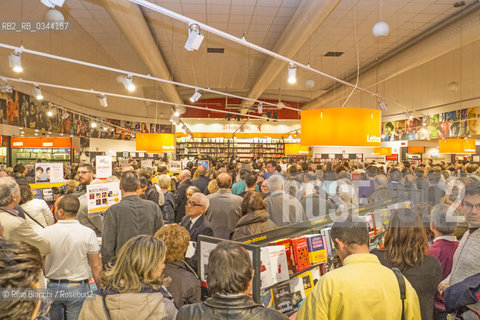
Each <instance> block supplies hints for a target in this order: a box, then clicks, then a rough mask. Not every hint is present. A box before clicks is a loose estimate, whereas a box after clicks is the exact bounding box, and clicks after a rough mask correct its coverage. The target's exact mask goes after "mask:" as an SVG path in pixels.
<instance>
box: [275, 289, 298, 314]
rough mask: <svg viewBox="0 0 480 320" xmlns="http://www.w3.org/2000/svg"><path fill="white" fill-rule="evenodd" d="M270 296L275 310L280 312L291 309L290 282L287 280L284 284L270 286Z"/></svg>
mask: <svg viewBox="0 0 480 320" xmlns="http://www.w3.org/2000/svg"><path fill="white" fill-rule="evenodd" d="M272 296H273V306H274V309H275V310H278V311H280V312H282V313H286V312H289V311H292V310H293V304H292V292H291V291H290V284H289V283H288V282H287V283H286V284H284V285H280V286H278V287H274V288H272Z"/></svg>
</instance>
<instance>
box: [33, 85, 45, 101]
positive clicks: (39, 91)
mask: <svg viewBox="0 0 480 320" xmlns="http://www.w3.org/2000/svg"><path fill="white" fill-rule="evenodd" d="M33 96H34V97H35V98H36V99H37V100H39V101H40V100H43V94H42V89H40V86H39V85H38V84H37V85H35V86H34V87H33Z"/></svg>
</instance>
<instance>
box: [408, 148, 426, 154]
mask: <svg viewBox="0 0 480 320" xmlns="http://www.w3.org/2000/svg"><path fill="white" fill-rule="evenodd" d="M424 152H425V147H408V153H424Z"/></svg>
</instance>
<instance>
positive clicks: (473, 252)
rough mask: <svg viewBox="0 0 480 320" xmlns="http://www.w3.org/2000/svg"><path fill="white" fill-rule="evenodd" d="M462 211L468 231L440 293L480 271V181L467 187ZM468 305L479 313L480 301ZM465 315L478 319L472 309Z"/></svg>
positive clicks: (439, 288) (456, 252) (440, 287)
mask: <svg viewBox="0 0 480 320" xmlns="http://www.w3.org/2000/svg"><path fill="white" fill-rule="evenodd" d="M462 211H463V214H464V216H465V220H466V222H467V223H468V231H467V232H466V233H465V234H464V236H463V237H462V240H461V241H460V244H459V245H458V248H457V250H456V251H455V255H454V256H453V265H452V271H451V272H450V274H449V275H448V277H447V278H445V280H443V281H442V282H441V283H440V285H439V286H438V291H439V292H440V293H443V292H444V291H445V290H446V289H447V288H448V287H449V286H451V285H453V284H456V283H459V282H461V281H463V280H464V279H465V278H468V277H470V276H473V275H475V274H477V273H480V230H479V228H480V182H474V183H471V184H469V185H468V186H467V187H466V188H465V198H464V199H463V206H462ZM448 218H455V217H447V219H448ZM468 307H469V308H471V309H472V310H474V311H475V312H477V313H479V312H480V303H476V304H473V305H469V306H468ZM463 317H464V319H465V320H470V319H478V317H476V316H475V315H474V314H473V313H472V312H470V311H467V312H466V313H464V314H463Z"/></svg>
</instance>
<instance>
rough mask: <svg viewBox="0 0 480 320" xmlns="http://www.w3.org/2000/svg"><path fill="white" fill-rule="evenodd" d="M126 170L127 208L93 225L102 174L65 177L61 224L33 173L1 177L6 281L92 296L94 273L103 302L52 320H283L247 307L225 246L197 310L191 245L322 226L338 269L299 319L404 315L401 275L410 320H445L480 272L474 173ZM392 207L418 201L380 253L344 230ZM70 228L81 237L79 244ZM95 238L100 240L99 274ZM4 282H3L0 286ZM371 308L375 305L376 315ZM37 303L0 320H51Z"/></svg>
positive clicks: (73, 307) (301, 165) (258, 162)
mask: <svg viewBox="0 0 480 320" xmlns="http://www.w3.org/2000/svg"><path fill="white" fill-rule="evenodd" d="M129 165H130V166H129V167H127V168H119V167H118V163H114V167H113V175H114V176H113V177H111V178H109V179H108V181H118V179H119V180H120V188H121V192H122V200H121V201H120V202H119V203H118V204H115V205H113V206H111V207H110V208H109V209H108V210H107V211H106V212H103V213H98V214H90V213H88V210H87V209H86V200H87V199H86V187H87V186H88V185H89V184H93V183H96V181H95V170H94V167H93V166H92V165H91V164H81V165H72V168H71V172H69V173H68V176H66V178H68V179H72V180H71V181H68V182H67V183H66V184H65V186H63V187H62V188H59V189H60V190H61V193H63V194H66V195H64V196H62V197H61V198H60V199H58V200H57V202H56V205H55V217H54V216H53V214H52V213H51V211H48V210H46V209H47V208H46V207H45V205H44V204H43V202H42V203H40V202H39V201H35V202H37V203H38V205H37V204H35V205H32V204H33V203H34V202H32V201H33V200H36V199H33V200H32V196H31V194H30V193H31V189H30V187H29V186H28V184H27V183H28V179H27V177H29V176H31V171H30V172H29V171H28V170H27V169H26V168H25V167H24V166H23V165H20V164H19V165H17V166H15V169H9V170H5V171H0V176H2V177H1V178H0V235H1V237H2V239H0V244H1V246H0V252H1V255H0V269H1V270H6V271H5V274H9V273H10V272H11V271H12V265H9V261H13V263H15V264H16V265H17V266H18V274H16V275H15V277H18V278H19V280H17V281H16V282H15V283H17V284H18V285H19V286H26V287H35V286H39V287H44V286H45V277H46V278H48V282H47V287H48V288H50V289H54V290H65V289H68V290H70V288H71V287H73V288H74V289H71V290H79V291H81V290H84V291H86V292H89V288H87V286H86V285H85V282H86V280H87V278H88V276H87V274H86V270H91V271H92V274H93V278H94V279H95V282H96V283H97V288H98V290H97V291H96V292H94V294H93V296H92V299H90V300H89V299H87V300H85V302H84V301H83V300H81V301H68V302H69V303H64V302H63V301H58V300H54V301H53V304H52V306H51V308H50V316H51V317H50V318H51V319H53V320H55V319H56V318H58V319H60V318H61V317H60V316H58V314H59V313H62V314H64V315H67V316H66V317H65V318H66V319H76V318H78V316H77V315H78V313H80V318H81V319H93V318H95V319H117V318H121V317H123V318H125V317H129V318H137V319H149V318H152V317H159V318H162V317H165V318H166V319H175V317H176V314H177V309H178V308H180V311H179V313H178V317H177V318H179V319H197V318H198V319H204V318H205V319H207V318H208V317H209V315H211V314H216V315H218V316H219V317H222V316H224V315H225V316H227V315H228V316H233V315H236V316H238V317H239V319H244V318H248V317H251V316H252V315H253V314H255V316H256V317H258V319H283V318H285V316H284V315H282V314H280V313H278V312H276V311H274V310H269V309H265V308H263V307H261V306H259V305H257V304H254V303H253V301H252V300H251V298H249V297H248V292H249V290H250V287H251V280H252V272H253V269H252V262H251V260H250V258H249V257H248V254H247V255H246V254H245V252H244V250H243V249H242V247H240V246H236V245H233V244H231V243H228V242H226V243H223V244H220V245H219V246H217V248H218V250H217V251H215V250H214V251H212V253H211V254H210V257H209V264H208V266H207V269H208V270H207V282H208V285H209V289H210V294H211V297H210V298H209V299H207V300H206V301H203V302H201V303H200V300H199V299H200V298H199V296H201V297H202V298H203V294H202V295H200V294H199V292H200V282H199V280H198V276H197V274H196V272H197V271H198V270H197V266H198V259H199V257H198V250H196V248H195V243H196V241H197V239H198V236H199V235H207V236H215V237H217V238H221V239H225V240H231V239H241V238H243V237H249V236H251V235H254V234H257V233H261V232H265V231H268V230H273V229H276V228H279V227H283V226H288V225H291V224H295V223H300V222H303V221H306V220H312V219H319V218H326V219H327V221H331V222H334V224H333V227H332V238H333V240H334V244H335V249H336V251H337V253H338V255H339V257H340V258H341V259H342V260H343V267H340V268H338V269H336V270H333V271H331V272H328V273H327V274H326V275H324V276H323V277H322V278H321V279H320V281H319V283H318V284H317V285H316V286H315V288H314V290H312V292H311V293H310V294H309V295H308V296H307V297H306V299H305V301H304V302H303V305H302V306H301V307H300V309H299V312H298V314H297V315H292V319H293V318H294V317H295V316H296V317H297V319H317V318H318V319H320V318H325V319H351V318H352V317H356V318H362V315H364V314H366V313H368V314H369V316H368V317H369V318H372V319H388V318H391V316H386V315H385V312H386V311H387V310H385V308H384V306H389V308H390V311H391V312H393V313H395V314H396V313H400V312H401V308H400V307H401V300H400V298H399V297H400V290H399V284H398V279H399V278H397V277H396V274H395V273H394V272H393V271H392V269H393V268H398V269H399V272H400V273H401V274H400V276H399V277H400V278H402V279H403V281H404V283H405V287H406V300H405V308H404V312H405V315H406V317H405V319H423V320H430V319H434V320H437V319H438V320H440V319H446V317H447V314H446V312H445V308H446V304H447V301H443V298H444V294H445V292H447V293H448V292H450V291H449V290H450V288H451V287H453V286H455V285H457V284H459V283H461V282H462V281H464V280H465V279H466V278H468V277H470V276H473V275H477V274H479V273H480V260H479V257H480V254H479V252H478V250H479V249H478V248H480V240H479V239H480V231H478V229H479V228H480V176H479V171H480V170H479V168H478V165H476V164H470V163H467V162H457V163H455V164H448V163H445V162H435V163H434V162H432V161H429V162H427V163H418V164H415V165H411V164H410V163H408V162H405V163H403V162H401V163H396V162H395V163H394V162H388V163H374V162H373V163H362V162H359V161H346V160H343V161H336V162H333V161H328V162H326V163H312V162H310V161H303V160H300V161H290V162H288V163H287V162H285V161H284V163H283V164H282V165H284V166H283V168H284V169H283V170H282V167H281V166H280V165H279V163H277V162H276V161H274V160H270V161H267V162H263V160H262V159H252V160H251V161H246V162H243V163H240V162H239V161H237V160H235V159H233V161H229V162H226V161H222V160H215V159H209V168H208V169H207V167H206V166H204V165H203V164H200V165H198V162H189V163H188V165H187V168H186V169H185V170H184V171H182V172H180V175H178V176H176V177H171V176H170V175H168V169H167V167H166V166H164V165H161V166H159V167H154V168H153V170H150V169H149V170H145V169H140V164H139V162H137V161H135V160H132V161H130V163H129ZM285 167H286V170H285ZM135 170H136V171H135ZM7 172H8V173H7ZM157 174H160V175H159V176H156V175H157ZM9 175H11V176H12V177H8V176H9ZM155 176H156V178H157V179H158V181H156V183H157V185H155V182H154V181H153V177H155ZM192 177H193V178H192ZM359 180H360V181H362V183H361V184H356V181H359ZM75 181H78V183H79V184H78V186H77V187H76V188H75ZM72 186H73V187H72ZM73 189H75V190H73ZM69 194H71V195H69ZM463 194H465V197H464V198H462V195H463ZM77 199H78V200H77ZM389 199H393V200H398V199H403V200H412V203H413V204H414V205H412V207H411V208H410V209H400V210H396V211H394V213H393V214H392V216H391V217H390V224H389V227H388V229H387V230H386V235H385V245H384V249H382V250H373V251H372V253H369V247H368V232H367V230H366V225H365V224H364V223H363V222H362V223H363V224H362V223H360V224H358V223H357V222H355V221H351V220H348V219H347V220H344V221H339V220H338V219H337V218H338V217H342V216H343V217H345V216H348V214H351V213H352V212H355V209H356V208H358V207H359V206H360V205H362V204H367V203H371V204H373V205H377V204H378V203H383V202H382V201H383V200H389ZM40 201H42V200H40ZM20 203H21V205H19V204H20ZM77 205H78V207H77ZM22 208H23V209H22ZM345 214H347V215H345ZM32 218H33V219H32ZM54 218H56V219H54ZM375 218H376V217H375ZM447 218H454V219H453V222H452V221H450V220H448V219H447ZM55 220H56V221H57V222H56V223H53V222H54V221H55ZM447 220H448V221H447ZM35 221H37V222H38V223H37V222H35ZM355 223H357V224H355ZM164 224H167V225H166V226H164V227H162V226H163V225H164ZM72 228H74V229H75V230H76V231H75V232H70V231H69V230H70V229H72ZM57 231H58V232H57ZM365 233H366V234H365ZM154 235H155V237H154ZM97 236H101V237H102V240H101V241H102V243H101V244H102V245H101V249H100V250H101V264H100V258H99V256H98V250H99V248H98V240H97V239H96V237H97ZM457 239H458V240H460V239H461V241H460V242H457ZM15 241H23V242H26V243H28V245H27V244H23V243H19V242H15ZM187 252H188V254H187ZM187 255H188V257H187ZM12 257H14V258H12ZM41 257H44V258H46V265H45V271H44V272H45V273H40V272H39V270H40V269H38V270H37V271H38V272H37V275H35V276H32V275H31V273H32V272H33V271H31V270H36V269H35V265H36V264H38V261H41V260H40V259H41ZM135 257H136V258H135ZM232 261H234V265H232V267H228V265H229V263H232ZM164 263H166V266H167V267H166V269H165V270H164ZM23 265H25V268H22V266H23ZM102 269H103V270H102ZM9 270H10V271H9ZM75 270H76V271H75ZM77 271H78V272H77ZM233 271H234V273H232V272H233ZM2 272H3V271H2ZM29 272H30V273H29ZM352 275H358V277H357V276H356V277H355V279H353V278H351V277H352ZM397 276H398V274H397ZM20 278H21V279H20ZM8 281H9V280H8V279H6V278H4V277H2V276H1V275H0V283H2V284H8V283H11V282H8ZM77 282H78V283H80V285H79V286H78V287H76V283H77ZM14 285H16V284H14ZM83 287H85V288H83ZM169 290H170V291H171V293H169ZM369 290H370V291H369ZM357 291H358V294H357V293H356V292H357ZM366 291H368V292H371V293H370V294H365V292H366ZM340 296H341V297H342V298H341V299H339V298H338V297H340ZM371 296H375V297H376V300H375V301H376V302H375V303H374V304H373V305H370V304H371V302H372V301H371V299H370V298H371ZM354 300H355V301H354ZM362 301H363V302H362ZM378 301H384V303H379V302H378ZM37 302H39V301H35V303H31V304H26V303H25V304H22V303H23V302H18V304H15V303H12V304H8V303H6V302H5V301H0V311H1V312H2V314H8V315H9V317H10V318H8V317H7V318H6V319H30V317H27V315H30V316H31V315H32V314H38V312H40V313H45V312H46V311H45V310H47V312H48V308H45V307H44V306H45V305H47V303H45V302H44V301H41V302H39V303H37ZM82 303H83V307H82ZM192 303H193V305H192ZM195 303H200V304H195ZM20 305H25V306H26V307H25V312H23V311H22V312H23V313H22V312H21V313H18V312H19V309H18V308H19V306H20ZM27 305H28V307H27ZM478 305H479V304H474V305H470V306H469V308H471V309H470V311H467V312H466V313H464V315H463V316H464V318H465V319H477V318H476V315H475V312H479V311H480V308H479V307H478ZM80 308H81V311H80ZM149 311H151V313H149ZM390 315H391V314H390ZM398 318H399V317H398ZM62 319H63V318H62ZM254 319H255V318H254Z"/></svg>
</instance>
